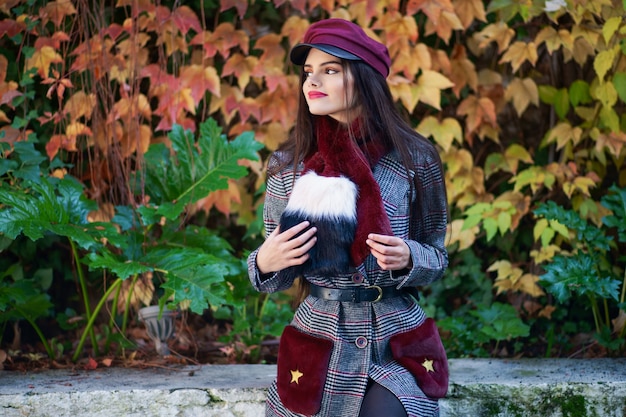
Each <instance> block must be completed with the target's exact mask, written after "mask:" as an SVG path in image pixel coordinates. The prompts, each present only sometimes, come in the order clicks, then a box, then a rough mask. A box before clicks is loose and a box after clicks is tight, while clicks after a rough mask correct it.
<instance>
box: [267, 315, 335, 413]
mask: <svg viewBox="0 0 626 417" xmlns="http://www.w3.org/2000/svg"><path fill="white" fill-rule="evenodd" d="M332 350H333V342H332V341H331V340H328V339H322V338H319V337H315V336H311V335H309V334H306V333H303V332H301V331H300V330H298V329H296V328H295V327H294V326H286V327H285V330H284V331H283V334H282V336H281V337H280V345H279V346H278V364H277V368H278V376H277V381H276V384H277V388H278V395H279V396H280V400H281V401H282V403H283V405H284V406H285V407H287V408H288V409H289V410H291V411H293V412H294V413H299V414H305V415H312V414H316V413H317V412H319V410H320V407H321V402H322V394H323V393H324V384H325V382H326V373H327V372H328V363H329V361H330V355H331V353H332Z"/></svg>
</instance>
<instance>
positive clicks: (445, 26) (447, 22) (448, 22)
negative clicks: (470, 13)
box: [424, 10, 463, 44]
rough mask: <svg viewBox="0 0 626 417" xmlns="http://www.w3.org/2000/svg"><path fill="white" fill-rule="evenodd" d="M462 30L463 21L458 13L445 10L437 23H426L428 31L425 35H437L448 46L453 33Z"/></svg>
mask: <svg viewBox="0 0 626 417" xmlns="http://www.w3.org/2000/svg"><path fill="white" fill-rule="evenodd" d="M462 29H463V25H462V24H461V21H460V20H459V17H458V16H457V15H456V13H454V12H449V11H446V10H443V11H442V12H441V15H440V17H439V19H437V20H436V21H434V20H427V21H426V29H425V32H424V33H425V34H426V35H430V34H432V33H437V36H439V37H440V38H441V39H443V41H444V42H445V43H446V44H447V43H448V42H449V41H450V37H451V36H452V31H453V30H462Z"/></svg>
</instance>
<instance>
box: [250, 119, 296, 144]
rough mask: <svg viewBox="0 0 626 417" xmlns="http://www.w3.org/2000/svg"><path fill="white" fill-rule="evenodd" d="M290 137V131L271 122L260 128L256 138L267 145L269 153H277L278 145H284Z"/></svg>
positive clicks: (256, 132)
mask: <svg viewBox="0 0 626 417" xmlns="http://www.w3.org/2000/svg"><path fill="white" fill-rule="evenodd" d="M287 136H288V131H287V129H285V127H284V126H282V125H281V124H280V123H278V122H271V123H267V124H264V125H261V126H259V128H257V130H256V131H255V135H254V138H255V139H256V140H257V141H259V142H261V143H262V144H264V145H265V147H266V148H267V149H268V150H269V151H275V150H276V148H278V145H280V144H281V143H283V142H284V141H285V140H286V139H287Z"/></svg>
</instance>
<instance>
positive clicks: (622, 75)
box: [613, 72, 626, 103]
mask: <svg viewBox="0 0 626 417" xmlns="http://www.w3.org/2000/svg"><path fill="white" fill-rule="evenodd" d="M613 86H614V87H615V90H616V91H617V96H618V97H619V98H620V100H622V102H624V103H626V72H616V73H615V75H613Z"/></svg>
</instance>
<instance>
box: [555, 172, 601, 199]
mask: <svg viewBox="0 0 626 417" xmlns="http://www.w3.org/2000/svg"><path fill="white" fill-rule="evenodd" d="M598 183H599V178H597V175H593V174H587V175H585V176H584V177H576V178H574V180H573V181H566V182H565V183H564V184H563V192H564V193H565V195H567V197H568V198H572V195H573V194H574V192H576V191H578V192H579V193H581V194H582V195H584V196H586V197H591V193H590V192H589V188H593V187H595V186H596V185H597V184H598Z"/></svg>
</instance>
